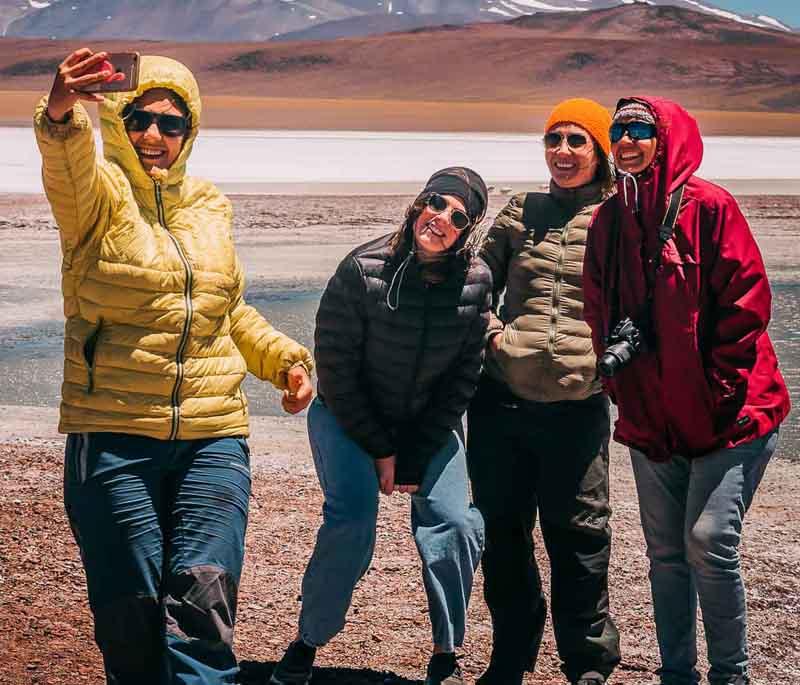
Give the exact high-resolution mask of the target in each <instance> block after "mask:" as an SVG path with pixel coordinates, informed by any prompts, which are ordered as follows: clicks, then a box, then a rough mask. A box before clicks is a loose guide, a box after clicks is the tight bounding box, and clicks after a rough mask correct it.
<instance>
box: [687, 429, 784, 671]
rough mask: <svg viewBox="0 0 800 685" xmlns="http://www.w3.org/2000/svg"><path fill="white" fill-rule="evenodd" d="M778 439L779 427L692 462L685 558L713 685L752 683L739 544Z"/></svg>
mask: <svg viewBox="0 0 800 685" xmlns="http://www.w3.org/2000/svg"><path fill="white" fill-rule="evenodd" d="M777 440H778V433H777V431H775V432H773V433H770V434H769V435H767V436H764V437H762V438H759V439H757V440H753V441H752V442H749V443H745V444H743V445H738V446H736V447H734V448H732V449H725V450H719V451H717V452H713V453H712V454H709V455H706V456H704V457H701V458H699V459H694V460H692V463H691V477H690V481H689V491H688V497H687V512H686V523H685V529H684V532H685V539H686V556H687V560H688V562H689V565H690V566H691V569H692V572H693V574H694V579H695V584H696V587H697V594H698V598H699V600H700V608H701V610H702V615H703V626H704V629H705V633H706V643H707V645H708V660H709V663H710V665H711V668H710V670H709V673H708V680H709V683H711V685H727V684H728V683H742V684H743V683H746V682H748V680H747V671H748V664H749V658H748V652H747V607H746V603H745V590H744V581H743V579H742V571H741V566H740V559H739V543H740V541H741V536H742V525H743V522H744V515H745V513H746V512H747V509H748V508H749V507H750V503H751V502H752V500H753V496H754V494H755V491H756V488H757V487H758V484H759V483H760V482H761V478H762V476H763V474H764V471H765V469H766V466H767V463H768V462H769V460H770V459H771V457H772V455H773V454H774V452H775V449H776V447H777ZM737 679H738V680H737Z"/></svg>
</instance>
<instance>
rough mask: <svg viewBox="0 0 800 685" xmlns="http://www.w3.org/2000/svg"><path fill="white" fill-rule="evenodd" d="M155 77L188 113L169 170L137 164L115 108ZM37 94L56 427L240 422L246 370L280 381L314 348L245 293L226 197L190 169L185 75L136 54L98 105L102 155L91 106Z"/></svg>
mask: <svg viewBox="0 0 800 685" xmlns="http://www.w3.org/2000/svg"><path fill="white" fill-rule="evenodd" d="M151 88H169V89H171V90H173V91H174V92H176V93H177V94H178V95H180V96H181V97H182V98H183V99H184V100H185V101H186V103H187V105H188V106H189V109H190V111H191V131H190V132H189V133H188V134H187V138H186V142H185V144H184V146H183V149H182V151H181V154H180V156H179V157H178V159H177V160H176V161H175V163H174V164H173V165H172V167H171V168H170V169H169V171H168V173H167V174H166V177H165V178H163V179H161V180H160V181H159V182H156V181H154V180H153V178H151V177H150V176H149V175H148V174H147V172H146V171H145V170H144V169H143V167H142V166H141V164H140V163H139V159H138V157H137V155H136V152H135V150H134V148H133V146H132V145H131V143H130V141H129V139H128V135H127V132H126V131H125V127H124V125H123V122H122V119H121V118H120V113H121V112H122V110H123V109H124V107H125V106H126V105H127V104H128V103H130V102H131V101H132V100H133V99H134V98H136V97H138V96H139V95H141V94H142V93H143V92H145V91H146V90H149V89H151ZM46 109H47V100H46V98H45V99H43V100H42V102H40V103H39V105H38V107H37V108H36V113H35V117H34V127H35V130H36V138H37V142H38V144H39V149H40V150H41V153H42V161H43V170H42V175H43V180H44V186H45V190H46V192H47V197H48V199H49V201H50V205H51V206H52V209H53V214H54V215H55V218H56V221H57V223H58V226H59V229H60V234H61V246H62V254H63V265H62V290H63V294H64V313H65V316H66V319H67V320H66V326H65V331H64V357H65V358H64V383H63V386H62V402H61V421H60V423H59V430H60V431H61V432H64V433H75V432H98V431H114V432H122V433H131V434H135V435H145V436H149V437H153V438H159V439H197V438H209V437H221V436H229V435H247V434H248V415H247V400H246V399H245V397H244V394H243V393H242V390H241V387H240V385H241V382H242V380H243V379H244V377H245V375H246V373H247V371H248V370H249V371H250V372H251V373H253V374H255V375H256V376H258V377H259V378H261V379H264V380H269V381H271V382H272V383H273V384H275V385H276V386H277V387H278V388H284V387H285V386H286V374H287V372H288V370H289V369H290V368H291V367H292V366H294V365H296V364H302V365H304V366H305V367H306V369H307V370H308V371H309V373H310V372H311V369H312V364H313V362H312V360H311V356H310V354H309V353H308V350H306V349H305V348H304V347H302V346H301V345H299V344H297V343H295V342H294V341H292V340H291V339H290V338H288V337H287V336H285V335H283V334H282V333H279V332H278V331H276V330H275V329H274V328H273V327H272V326H270V324H269V323H267V321H265V320H264V318H263V317H262V316H261V315H260V314H259V313H258V312H257V311H256V310H255V309H254V308H253V307H250V306H248V305H247V304H245V301H244V298H243V292H244V279H243V276H242V268H241V264H240V263H239V259H238V257H237V255H236V250H235V248H234V244H233V236H232V226H231V222H232V211H231V205H230V202H229V201H228V199H227V198H226V197H225V196H224V195H222V193H220V192H219V190H217V188H216V187H215V186H214V185H212V184H211V183H209V182H207V181H203V180H200V179H197V178H193V177H191V176H187V175H186V160H187V158H188V157H189V154H190V153H191V150H192V144H193V142H194V139H195V138H196V136H197V132H198V126H199V124H200V114H201V106H200V94H199V91H198V88H197V83H196V82H195V80H194V77H193V76H192V74H191V73H190V72H189V71H188V70H187V69H186V68H185V67H184V66H183V65H181V64H180V63H178V62H175V61H174V60H171V59H167V58H163V57H142V59H141V65H140V85H139V89H138V91H136V92H135V93H121V94H117V95H113V96H110V97H106V99H105V102H104V103H103V104H102V105H101V106H100V120H101V132H102V138H103V147H104V155H105V159H103V160H97V159H96V153H95V145H94V139H93V136H92V126H91V122H90V120H89V117H88V115H87V112H86V110H85V109H84V108H83V107H82V106H80V105H76V106H75V109H74V110H73V113H72V117H71V119H70V120H69V121H67V122H66V123H63V124H61V123H53V122H52V121H50V119H49V118H48V117H47V115H46Z"/></svg>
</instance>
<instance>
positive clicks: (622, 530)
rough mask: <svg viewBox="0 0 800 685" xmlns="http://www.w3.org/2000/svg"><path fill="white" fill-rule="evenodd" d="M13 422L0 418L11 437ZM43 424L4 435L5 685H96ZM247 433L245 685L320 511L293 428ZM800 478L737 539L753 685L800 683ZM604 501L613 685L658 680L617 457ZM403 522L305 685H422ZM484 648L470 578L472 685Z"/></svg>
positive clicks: (298, 429)
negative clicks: (610, 532) (615, 643)
mask: <svg viewBox="0 0 800 685" xmlns="http://www.w3.org/2000/svg"><path fill="white" fill-rule="evenodd" d="M17 411H18V409H17V408H3V409H2V410H1V411H0V417H2V418H3V419H4V422H6V427H7V426H8V423H7V421H9V420H10V421H11V422H12V423H13V422H14V417H15V413H16V412H17ZM48 417H49V418H53V417H52V416H49V415H48ZM48 417H44V416H36V417H33V418H31V417H30V416H27V417H23V418H25V420H22V421H19V422H18V423H19V425H20V426H23V427H26V433H27V437H21V436H19V435H17V436H14V435H13V431H8V430H7V429H6V430H5V431H4V432H3V434H2V435H0V461H1V462H2V463H3V465H4V468H3V474H2V476H0V636H2V639H0V646H1V648H2V653H3V665H2V670H0V682H2V683H3V684H6V683H7V684H8V685H27V684H33V685H44V684H45V683H46V684H48V685H61V684H62V683H68V682H69V683H101V682H102V667H101V661H100V656H99V653H98V651H97V649H96V647H95V646H94V644H93V642H92V622H91V617H90V614H89V611H88V608H87V603H86V595H85V588H84V577H83V572H82V569H81V565H80V560H79V557H78V552H77V548H76V546H75V544H74V542H73V540H72V537H71V534H70V532H69V527H68V524H67V522H66V518H65V515H64V511H63V506H62V500H61V473H62V449H63V441H62V440H61V439H59V438H57V437H55V436H53V435H51V434H49V432H46V433H45V437H44V438H42V437H31V436H39V435H42V431H41V430H40V429H37V427H40V426H41V425H42V423H41V421H42V420H43V418H48ZM50 425H52V424H50ZM253 433H254V438H253V441H252V445H253V453H254V458H253V464H254V468H253V471H254V488H253V498H252V502H251V519H250V526H249V529H248V534H247V557H246V562H245V572H244V578H243V581H242V587H241V597H240V605H239V606H240V608H239V616H238V625H237V633H236V649H237V653H238V655H239V658H240V659H241V660H242V662H243V676H242V681H243V682H248V683H260V682H265V681H264V677H265V676H267V675H268V674H269V672H270V670H271V668H272V666H273V665H274V662H275V660H276V659H278V658H280V655H281V654H282V650H283V648H284V647H285V646H286V644H287V643H288V642H289V641H290V640H291V639H292V637H293V634H294V631H295V629H296V623H295V621H296V617H297V612H298V602H297V596H298V592H299V586H300V579H301V576H302V572H303V569H304V565H305V562H306V561H307V558H308V555H309V554H310V551H311V548H312V545H313V540H314V536H315V534H316V529H317V526H318V525H319V520H320V519H319V510H320V505H321V497H320V492H319V488H318V485H317V482H316V479H315V476H314V473H313V467H312V463H311V456H310V453H309V450H308V445H307V441H306V437H305V431H304V426H303V421H302V419H280V418H270V417H257V418H256V419H255V420H254V426H253ZM798 477H800V464H798V463H797V462H789V461H786V460H781V459H776V460H774V461H773V463H772V464H771V465H770V467H769V469H768V470H767V475H766V478H765V480H764V482H763V484H762V486H761V488H760V490H759V493H758V496H757V498H756V501H755V503H754V505H753V507H752V509H751V510H750V513H749V516H748V522H747V526H746V528H745V537H744V542H743V545H742V558H743V565H744V569H745V575H746V580H747V588H748V601H749V610H750V643H751V652H752V666H753V674H754V676H755V678H754V683H755V684H757V685H775V684H777V683H782V682H791V681H792V680H793V678H798V677H800V636H798V633H797V616H798V615H799V612H800V577H798V574H797V566H798V562H800V543H798V538H797V522H798V515H797V511H796V503H797V501H798V486H797V483H798ZM612 489H613V505H614V517H613V523H614V535H615V538H614V547H613V554H612V568H611V602H612V609H613V612H614V617H615V620H616V622H617V624H618V626H619V629H620V633H621V635H622V647H623V662H622V665H621V666H620V668H619V669H618V670H617V671H616V673H615V675H614V677H613V681H612V682H614V683H619V684H620V685H622V684H633V683H645V682H652V681H653V680H654V678H653V676H652V671H653V670H654V669H655V668H656V667H657V665H658V664H657V648H656V644H655V638H654V628H653V623H652V616H651V607H650V593H649V589H648V584H647V579H646V559H645V556H644V542H643V539H642V535H641V530H640V527H639V523H638V507H637V504H636V497H635V494H634V487H633V481H632V477H631V473H630V468H629V464H628V461H627V459H626V457H625V454H624V452H623V450H622V449H621V448H620V447H619V446H615V447H614V451H613V457H612ZM408 519H409V505H408V501H407V497H405V496H402V495H393V496H392V497H391V498H388V499H387V498H382V501H381V515H380V518H379V525H378V544H377V550H376V554H375V559H374V563H373V565H372V568H371V569H370V571H369V572H368V574H367V575H366V577H365V578H364V579H363V580H362V581H361V583H360V584H359V586H358V588H357V589H356V593H355V597H354V602H353V607H352V609H351V611H350V614H349V617H348V622H347V625H346V628H345V630H344V631H343V632H342V633H341V634H340V635H339V636H338V637H337V638H336V639H334V640H333V641H332V642H331V644H330V645H328V646H327V647H326V648H324V649H323V650H321V651H320V654H319V657H318V665H319V668H318V669H317V671H316V674H315V680H314V682H316V683H321V684H322V683H353V684H356V685H366V684H367V683H380V682H386V681H387V679H388V682H396V683H415V682H418V679H420V678H421V677H422V675H423V673H424V665H425V663H426V661H427V658H428V652H429V649H430V646H429V645H430V628H429V624H428V617H427V608H426V605H425V597H424V593H423V591H422V584H421V577H420V569H419V566H420V564H419V559H418V557H417V554H416V550H415V547H414V543H413V540H412V538H411V536H410V530H409V520H408ZM537 536H538V534H537ZM538 541H539V543H540V544H539V551H538V552H537V554H538V555H539V557H540V562H541V565H542V567H543V568H546V558H545V557H544V556H543V551H542V550H543V546H542V545H541V540H540V539H539V540H538ZM546 575H547V574H546V573H545V576H546ZM546 580H547V579H546ZM700 634H702V630H700ZM490 636H491V633H490V623H489V618H488V614H487V611H486V608H485V605H484V603H483V601H482V599H481V577H480V575H479V576H478V582H477V585H476V588H475V593H474V595H473V602H472V606H471V608H470V622H469V631H468V639H467V643H466V645H465V646H464V650H463V659H462V664H463V667H464V670H465V673H466V675H467V676H468V679H469V680H468V681H471V680H472V679H473V678H474V677H476V676H477V675H478V674H479V673H480V672H481V669H482V668H483V666H484V665H485V664H486V662H487V659H488V656H489V650H490V639H491V638H490ZM700 651H701V653H702V652H704V649H703V647H702V645H701V648H700ZM701 668H703V669H705V668H706V665H705V663H703V664H702V665H701ZM527 682H530V683H534V682H535V683H553V684H556V683H563V680H562V679H561V678H560V677H559V671H558V661H557V659H556V657H555V650H554V645H553V641H552V635H551V633H550V629H549V628H548V633H547V638H546V641H545V644H544V646H543V648H542V656H541V657H540V660H539V664H538V668H537V672H536V674H535V676H530V677H529V679H528V681H527Z"/></svg>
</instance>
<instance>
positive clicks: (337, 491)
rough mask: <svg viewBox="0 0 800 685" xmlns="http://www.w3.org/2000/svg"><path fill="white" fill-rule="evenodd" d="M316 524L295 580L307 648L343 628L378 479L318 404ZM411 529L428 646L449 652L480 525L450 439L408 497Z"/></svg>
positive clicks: (312, 433) (460, 449)
mask: <svg viewBox="0 0 800 685" xmlns="http://www.w3.org/2000/svg"><path fill="white" fill-rule="evenodd" d="M308 433H309V438H310V441H311V451H312V453H313V455H314V465H315V466H316V469H317V476H318V477H319V482H320V485H321V487H322V492H323V494H324V495H325V503H324V505H323V508H322V515H323V523H322V527H321V528H320V529H319V533H318V534H317V543H316V546H315V547H314V552H313V554H312V555H311V560H310V561H309V562H308V567H307V568H306V572H305V576H304V577H303V588H302V595H303V607H302V610H301V612H300V635H301V637H302V638H303V640H304V641H305V642H306V643H307V644H309V645H314V646H320V645H324V644H325V643H327V642H328V641H329V640H330V639H331V638H332V637H333V636H334V635H336V634H337V633H338V632H339V631H340V630H341V629H342V628H343V627H344V622H345V616H346V614H347V610H348V608H349V607H350V602H351V599H352V596H353V589H354V588H355V585H356V583H357V582H358V580H359V578H361V576H363V575H364V573H366V571H367V569H368V568H369V564H370V562H371V560H372V554H373V552H374V550H375V526H376V522H377V517H378V477H377V475H376V473H375V463H374V460H373V459H372V458H371V457H370V456H369V455H368V454H367V453H366V452H364V451H363V450H362V449H361V448H360V447H359V446H358V445H357V444H356V443H354V442H353V441H352V440H351V439H350V438H349V437H348V436H347V435H346V434H345V432H344V431H343V430H342V428H341V426H340V425H339V423H338V422H337V421H336V419H335V418H334V416H333V414H331V412H330V411H329V410H328V409H327V408H326V407H325V405H324V404H322V402H320V401H319V399H317V400H315V401H314V403H313V404H312V405H311V408H310V410H309V414H308ZM411 528H412V532H413V534H414V540H415V542H416V543H417V549H418V550H419V555H420V557H421V559H422V573H423V581H424V584H425V593H426V595H427V597H428V606H429V610H430V616H431V623H432V628H433V641H434V643H435V644H436V645H439V646H440V647H442V648H443V649H444V650H445V651H454V650H455V648H456V647H460V646H461V645H462V643H463V641H464V632H465V623H466V614H467V606H468V604H469V597H470V593H471V591H472V580H473V577H474V575H475V570H476V568H477V567H478V563H479V561H480V557H481V553H482V551H483V540H484V532H483V519H482V518H481V515H480V512H478V510H477V509H476V508H475V507H474V506H473V505H472V504H471V503H470V498H469V489H468V485H467V469H466V459H465V455H464V446H463V444H462V443H461V440H460V438H459V437H458V435H457V434H456V433H455V432H453V433H452V435H451V437H450V439H449V440H448V442H447V444H446V445H444V446H443V447H442V449H441V450H440V451H439V452H438V453H437V454H436V455H435V456H434V457H433V458H432V459H431V461H430V464H429V465H428V469H427V471H426V473H425V477H424V478H423V481H422V484H421V486H420V489H419V491H418V492H417V493H416V494H414V495H412V496H411Z"/></svg>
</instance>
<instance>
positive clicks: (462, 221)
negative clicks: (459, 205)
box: [426, 193, 470, 231]
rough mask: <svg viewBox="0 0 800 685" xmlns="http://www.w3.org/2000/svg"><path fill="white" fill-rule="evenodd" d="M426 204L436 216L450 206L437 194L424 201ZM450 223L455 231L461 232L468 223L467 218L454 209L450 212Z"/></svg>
mask: <svg viewBox="0 0 800 685" xmlns="http://www.w3.org/2000/svg"><path fill="white" fill-rule="evenodd" d="M426 203H427V205H428V207H430V208H431V209H432V210H433V211H434V212H436V213H437V214H441V213H442V212H444V211H445V210H446V209H447V208H448V207H449V206H450V205H449V204H448V202H447V200H446V199H445V198H444V197H442V196H441V195H439V193H433V194H431V195H430V197H428V199H427V200H426ZM450 223H451V224H453V226H454V227H455V229H456V230H458V231H463V230H464V229H465V228H466V227H467V226H469V223H470V222H469V217H468V216H467V215H466V214H465V213H464V212H462V211H461V210H460V209H454V210H453V211H452V212H450Z"/></svg>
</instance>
